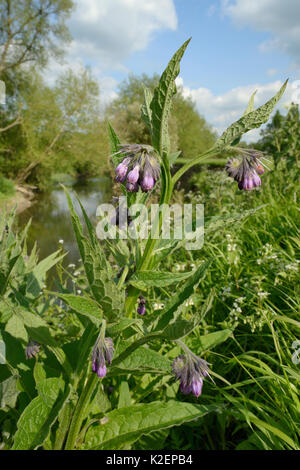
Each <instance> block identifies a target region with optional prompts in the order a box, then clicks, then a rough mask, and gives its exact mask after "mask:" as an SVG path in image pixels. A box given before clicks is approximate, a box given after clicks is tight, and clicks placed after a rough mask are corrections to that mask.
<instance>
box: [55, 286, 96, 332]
mask: <svg viewBox="0 0 300 470" xmlns="http://www.w3.org/2000/svg"><path fill="white" fill-rule="evenodd" d="M56 295H57V297H59V298H60V299H62V300H63V301H64V302H66V304H68V305H69V307H71V309H72V310H75V312H77V313H79V314H80V315H84V316H86V317H88V318H89V319H90V320H91V321H92V322H93V323H94V324H95V325H96V326H97V327H99V324H100V322H101V320H102V310H101V309H100V306H99V305H98V304H97V302H95V300H93V299H90V298H89V297H81V296H80V295H75V294H61V293H60V292H56Z"/></svg>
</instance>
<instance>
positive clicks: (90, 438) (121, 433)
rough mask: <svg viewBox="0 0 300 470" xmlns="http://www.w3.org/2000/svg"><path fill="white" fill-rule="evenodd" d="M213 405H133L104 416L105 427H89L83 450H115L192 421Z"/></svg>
mask: <svg viewBox="0 0 300 470" xmlns="http://www.w3.org/2000/svg"><path fill="white" fill-rule="evenodd" d="M213 411H218V407H217V406H215V405H210V406H207V405H194V404H192V403H184V402H180V401H173V400H171V401H169V402H167V403H162V402H152V403H147V404H136V405H132V406H128V407H127V408H121V409H118V410H113V411H111V412H110V413H107V414H106V416H105V418H106V420H105V423H103V424H101V425H97V426H91V427H90V428H89V430H88V432H87V435H86V439H85V445H84V449H95V450H96V449H99V450H100V449H105V450H116V449H120V448H122V446H124V445H125V444H130V443H132V442H135V441H136V440H137V439H139V437H140V436H142V435H144V434H149V433H151V432H154V431H159V430H162V429H166V428H170V427H172V426H178V425H180V424H183V423H186V422H189V421H193V420H196V419H199V418H202V417H203V416H205V415H207V414H208V413H210V412H213Z"/></svg>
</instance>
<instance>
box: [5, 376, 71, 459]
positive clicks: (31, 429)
mask: <svg viewBox="0 0 300 470" xmlns="http://www.w3.org/2000/svg"><path fill="white" fill-rule="evenodd" d="M62 384H63V382H62V380H61V379H58V378H50V379H46V380H44V381H43V382H41V383H40V384H39V387H38V390H39V395H38V396H37V397H35V398H34V399H33V400H32V401H31V402H30V403H29V405H28V406H27V407H26V408H25V410H24V411H23V413H22V414H21V417H20V419H19V421H18V424H17V427H18V429H17V432H16V434H15V439H14V445H13V447H12V450H29V449H35V448H36V447H38V446H40V445H42V444H43V442H44V440H45V439H47V437H48V434H49V432H50V429H51V426H52V425H53V423H54V421H55V420H56V419H57V416H58V413H59V410H60V408H61V407H62V405H63V403H64V401H65V400H66V399H67V396H68V394H66V393H65V394H62Z"/></svg>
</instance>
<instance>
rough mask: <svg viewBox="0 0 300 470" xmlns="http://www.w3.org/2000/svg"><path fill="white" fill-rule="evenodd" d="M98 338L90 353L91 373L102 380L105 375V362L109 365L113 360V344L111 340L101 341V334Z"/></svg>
mask: <svg viewBox="0 0 300 470" xmlns="http://www.w3.org/2000/svg"><path fill="white" fill-rule="evenodd" d="M99 336H100V338H99V337H98V338H97V341H96V343H95V346H94V348H93V351H92V371H93V372H95V373H96V374H97V375H98V377H100V378H103V377H105V376H106V374H107V368H106V362H107V364H108V365H110V364H111V361H112V358H113V354H114V344H113V341H112V339H111V338H104V339H102V338H101V333H100V335H99Z"/></svg>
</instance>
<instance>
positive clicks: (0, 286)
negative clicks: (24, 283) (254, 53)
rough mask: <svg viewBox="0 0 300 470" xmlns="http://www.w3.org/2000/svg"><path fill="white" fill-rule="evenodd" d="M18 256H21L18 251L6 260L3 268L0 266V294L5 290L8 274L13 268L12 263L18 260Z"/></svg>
mask: <svg viewBox="0 0 300 470" xmlns="http://www.w3.org/2000/svg"><path fill="white" fill-rule="evenodd" d="M20 256H21V252H20V253H18V254H17V255H16V256H14V257H13V258H11V259H10V260H9V261H8V264H7V266H6V267H5V268H2V267H1V269H0V295H3V294H4V292H5V290H6V287H7V284H8V281H9V277H10V274H11V272H12V270H13V267H14V265H15V264H16V262H17V261H18V259H19V257H20Z"/></svg>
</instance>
